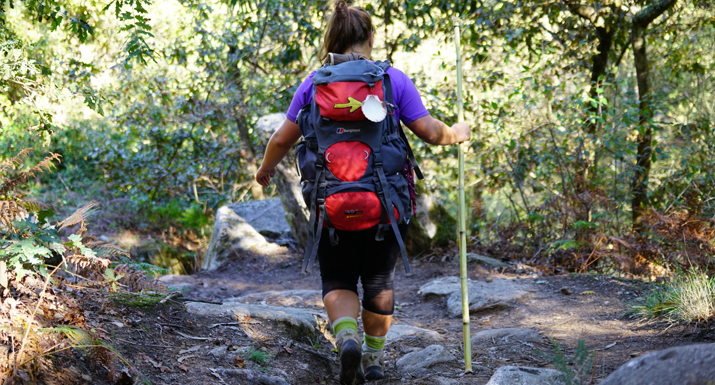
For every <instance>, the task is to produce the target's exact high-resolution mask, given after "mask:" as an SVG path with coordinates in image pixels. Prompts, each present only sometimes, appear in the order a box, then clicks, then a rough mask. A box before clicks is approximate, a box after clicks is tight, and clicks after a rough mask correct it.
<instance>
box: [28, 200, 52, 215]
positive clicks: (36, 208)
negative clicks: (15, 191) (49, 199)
mask: <svg viewBox="0 0 715 385" xmlns="http://www.w3.org/2000/svg"><path fill="white" fill-rule="evenodd" d="M22 204H23V206H25V210H27V211H29V212H31V213H36V212H40V211H42V210H47V209H49V208H50V206H49V205H47V204H44V203H42V202H37V201H22Z"/></svg>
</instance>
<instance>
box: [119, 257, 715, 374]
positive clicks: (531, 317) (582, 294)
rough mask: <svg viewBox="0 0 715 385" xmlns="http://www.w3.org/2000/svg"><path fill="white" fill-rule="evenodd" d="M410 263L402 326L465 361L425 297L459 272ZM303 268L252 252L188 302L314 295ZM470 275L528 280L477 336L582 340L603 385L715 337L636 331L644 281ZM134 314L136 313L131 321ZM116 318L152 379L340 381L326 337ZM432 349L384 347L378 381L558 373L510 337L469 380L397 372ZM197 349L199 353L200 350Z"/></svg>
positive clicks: (675, 330) (167, 309)
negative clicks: (627, 369)
mask: <svg viewBox="0 0 715 385" xmlns="http://www.w3.org/2000/svg"><path fill="white" fill-rule="evenodd" d="M412 266H413V273H412V274H410V275H405V273H404V271H403V270H401V269H399V268H398V273H397V278H396V290H395V291H396V302H397V309H396V312H395V318H394V324H404V325H411V326H418V327H422V328H426V329H430V330H434V331H437V332H438V333H440V334H441V335H442V337H443V338H444V339H443V341H441V342H440V344H441V345H443V346H445V347H446V348H448V349H450V350H452V351H453V352H454V354H455V356H457V357H462V354H461V344H462V322H461V318H450V317H448V316H447V312H446V307H445V304H444V300H440V299H436V298H435V299H427V300H424V299H423V298H422V297H421V296H419V295H418V294H417V291H418V289H419V287H420V286H422V285H424V284H425V283H427V282H429V281H430V280H432V279H435V278H439V277H444V276H458V275H459V266H458V265H457V264H456V263H450V262H430V263H421V262H419V261H414V262H413V264H412ZM299 269H300V256H299V255H297V254H288V255H283V256H275V257H268V258H266V257H263V256H256V255H249V254H244V255H241V256H240V257H237V258H236V259H235V260H233V261H231V262H229V263H227V264H225V265H223V266H222V267H221V268H220V269H219V270H217V271H214V272H210V273H199V274H197V275H195V278H196V279H197V282H198V285H197V289H196V290H194V291H193V292H191V293H189V295H188V296H189V297H191V298H193V299H198V300H203V301H214V302H221V301H222V300H223V299H225V298H230V297H236V296H241V295H245V294H250V293H258V292H265V291H270V290H278V291H280V290H294V289H302V290H306V289H307V290H318V289H319V288H320V279H319V275H318V274H317V273H313V274H311V275H308V276H304V275H302V274H300V273H299ZM469 270H470V278H471V279H473V280H486V279H488V278H492V279H494V278H510V279H522V280H529V281H531V282H532V285H531V287H532V289H530V292H529V294H528V295H526V296H525V297H524V298H523V299H522V300H520V301H519V302H518V303H515V304H513V306H510V307H507V308H500V309H492V310H487V311H482V312H478V313H476V314H472V316H471V333H472V335H474V333H477V332H479V331H481V330H487V329H495V328H532V329H536V330H538V331H539V332H541V333H542V335H543V336H545V337H546V338H548V339H553V340H555V341H556V342H557V343H558V345H559V346H561V347H562V348H563V349H564V351H565V354H566V356H567V357H571V356H573V353H574V350H575V348H576V346H577V343H578V340H579V339H584V340H585V342H586V346H587V348H588V349H590V350H595V351H596V363H595V365H594V368H595V371H594V374H593V376H592V377H590V376H589V377H587V379H590V378H592V379H593V383H598V382H599V381H600V380H602V379H603V378H605V377H606V376H607V375H608V374H610V373H611V372H612V371H614V370H615V369H616V368H617V367H618V366H620V365H621V364H623V363H624V362H626V361H628V360H629V359H630V358H631V357H634V356H637V355H640V354H645V353H647V352H651V351H655V350H660V349H664V348H668V347H672V346H677V345H686V344H690V343H695V342H712V341H714V340H715V335H714V333H713V332H712V331H707V330H705V331H704V330H702V329H697V328H693V327H671V328H669V329H666V328H665V327H664V326H663V325H656V324H645V325H644V324H639V323H637V322H635V321H633V320H630V319H628V318H627V317H625V316H624V311H625V309H626V303H627V302H631V301H634V300H635V299H636V298H637V297H638V296H640V295H642V294H643V293H644V291H646V290H648V289H649V285H647V284H644V283H641V282H638V281H628V280H622V279H617V278H612V277H606V276H597V275H564V276H547V277H541V276H538V275H536V274H532V273H529V272H526V273H524V272H523V271H520V272H521V274H517V273H515V272H510V271H509V270H510V269H506V270H504V271H501V270H499V271H496V270H490V269H489V268H487V267H483V266H479V265H470V269H469ZM562 289H563V290H562ZM564 293H570V294H568V295H567V294H564ZM316 308H317V307H316ZM131 317H134V318H135V320H134V321H133V322H132V321H131V319H129V318H131ZM111 318H115V319H121V320H123V321H120V322H122V323H124V321H126V322H127V323H128V324H130V325H132V326H133V327H114V326H113V324H112V323H108V324H107V325H108V326H107V327H108V328H110V330H109V333H110V334H111V335H112V336H113V337H114V338H115V343H116V346H118V347H119V350H120V352H121V353H122V354H124V355H125V356H126V357H130V362H131V363H132V365H135V366H136V368H137V369H138V371H139V372H141V373H142V375H144V376H146V377H147V378H148V379H149V380H150V381H151V382H152V383H153V384H206V383H227V384H250V383H256V384H260V383H266V384H268V383H271V381H274V378H276V377H280V378H283V379H286V380H287V381H288V383H290V384H310V383H322V384H333V383H336V381H335V379H334V378H335V375H336V374H337V370H338V366H337V360H336V354H335V353H334V352H333V346H332V344H331V343H330V342H329V341H328V340H327V339H325V338H324V337H323V336H320V337H319V338H318V339H319V340H318V341H309V340H307V339H306V340H305V341H293V340H290V339H289V338H287V337H283V336H281V334H280V331H276V330H271V329H270V328H267V327H265V326H264V325H259V324H248V323H247V324H243V325H237V324H236V320H230V319H227V320H226V322H225V323H226V324H225V325H215V324H217V323H218V321H216V319H203V318H202V317H197V316H193V315H190V314H188V313H186V312H185V311H184V310H183V308H182V306H181V303H173V304H169V305H168V306H157V307H155V308H153V309H151V310H147V309H144V310H141V309H132V308H126V309H125V310H124V313H121V311H120V313H119V316H118V317H117V316H114V317H111ZM244 321H246V320H244ZM249 336H250V337H249ZM430 344H432V342H430V341H425V340H422V339H421V338H419V337H410V338H408V339H406V340H402V341H400V342H399V343H393V344H390V343H388V345H387V348H386V351H387V355H388V365H389V366H388V369H387V373H386V374H387V378H386V379H384V380H382V381H378V382H376V383H378V384H393V383H394V384H397V383H408V384H433V383H452V384H485V383H486V382H487V381H488V380H489V378H490V377H491V375H492V374H493V373H494V371H495V370H496V369H497V368H499V367H501V366H506V365H516V366H530V367H549V368H553V364H552V363H551V361H550V360H549V359H548V358H545V357H544V355H543V354H539V351H541V352H543V353H545V354H546V355H552V354H553V353H554V350H553V348H552V346H551V345H550V344H549V343H548V342H547V341H546V340H545V342H544V343H529V342H514V343H508V344H503V345H497V346H487V347H481V348H478V349H475V350H473V353H474V358H473V366H474V374H471V375H464V374H463V362H462V361H461V360H458V361H457V362H455V363H453V364H441V365H437V366H434V367H432V368H430V371H429V373H428V374H425V373H421V374H419V375H418V376H416V377H412V376H410V375H408V374H405V373H398V371H397V370H396V368H395V367H394V365H395V362H396V361H397V360H398V359H399V358H401V357H402V356H404V355H405V354H407V353H409V352H411V351H415V350H419V349H422V348H424V347H425V346H427V345H430ZM197 346H198V347H197ZM191 349H195V350H193V352H196V353H195V354H192V351H191ZM261 355H263V356H264V358H265V359H266V363H265V364H263V365H262V364H260V363H259V361H260V357H258V356H261ZM186 357H189V358H186ZM246 369H253V370H246ZM271 376H273V377H271Z"/></svg>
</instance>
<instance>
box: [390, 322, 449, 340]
mask: <svg viewBox="0 0 715 385" xmlns="http://www.w3.org/2000/svg"><path fill="white" fill-rule="evenodd" d="M413 336H414V337H422V338H426V339H430V340H433V341H438V340H441V339H442V336H441V335H440V334H439V333H437V332H436V331H434V330H429V329H423V328H420V327H417V326H410V325H392V326H390V330H389V331H388V332H387V338H386V339H387V343H393V342H397V341H400V340H402V339H405V338H408V337H413Z"/></svg>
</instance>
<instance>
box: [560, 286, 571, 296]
mask: <svg viewBox="0 0 715 385" xmlns="http://www.w3.org/2000/svg"><path fill="white" fill-rule="evenodd" d="M560 291H561V294H563V295H571V289H569V288H568V287H562V288H561V290H560Z"/></svg>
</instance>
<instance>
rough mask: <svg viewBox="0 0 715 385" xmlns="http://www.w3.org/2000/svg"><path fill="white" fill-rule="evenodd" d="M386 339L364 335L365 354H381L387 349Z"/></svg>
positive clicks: (363, 348) (363, 347)
mask: <svg viewBox="0 0 715 385" xmlns="http://www.w3.org/2000/svg"><path fill="white" fill-rule="evenodd" d="M385 340H386V338H385V337H375V336H371V335H368V334H367V333H363V337H362V351H363V352H379V351H380V350H382V349H383V348H385Z"/></svg>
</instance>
